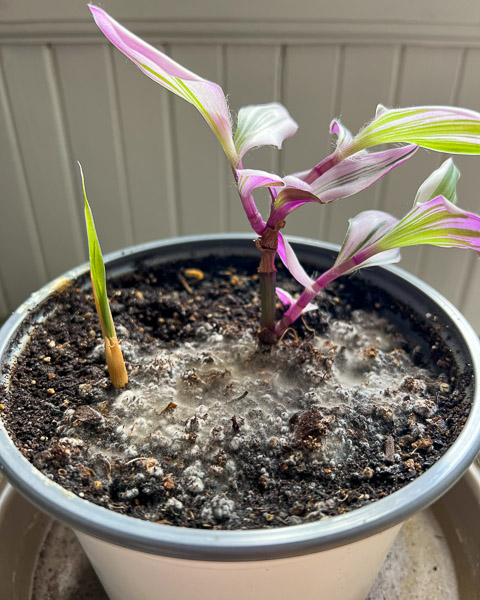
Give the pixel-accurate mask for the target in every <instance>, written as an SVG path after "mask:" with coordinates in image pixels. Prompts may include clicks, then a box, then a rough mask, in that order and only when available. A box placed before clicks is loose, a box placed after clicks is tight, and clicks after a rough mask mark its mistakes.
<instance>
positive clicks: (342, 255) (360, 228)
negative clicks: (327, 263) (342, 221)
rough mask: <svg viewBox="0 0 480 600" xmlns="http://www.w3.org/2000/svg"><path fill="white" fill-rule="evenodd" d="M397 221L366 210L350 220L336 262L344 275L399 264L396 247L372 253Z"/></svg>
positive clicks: (389, 216) (376, 211) (380, 212)
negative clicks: (376, 243) (363, 269)
mask: <svg viewBox="0 0 480 600" xmlns="http://www.w3.org/2000/svg"><path fill="white" fill-rule="evenodd" d="M397 222H398V219H395V217H392V215H389V214H388V213H386V212H383V211H380V210H366V211H364V212H361V213H360V214H358V215H357V216H356V217H354V218H353V219H350V220H349V224H348V230H347V234H346V236H345V240H344V242H343V245H342V247H341V249H340V252H339V253H338V256H337V259H336V261H335V265H334V266H335V267H337V268H339V267H340V268H341V274H342V275H345V274H346V273H352V272H353V271H356V270H357V269H361V268H363V267H373V266H377V265H386V264H392V263H396V262H399V260H400V251H399V250H398V249H397V248H394V249H391V250H387V251H385V252H380V253H374V252H373V253H372V250H371V249H372V247H374V245H375V242H377V241H378V240H379V239H380V238H382V236H384V235H385V233H387V232H388V231H390V229H391V228H392V227H393V226H394V225H395V224H396V223H397Z"/></svg>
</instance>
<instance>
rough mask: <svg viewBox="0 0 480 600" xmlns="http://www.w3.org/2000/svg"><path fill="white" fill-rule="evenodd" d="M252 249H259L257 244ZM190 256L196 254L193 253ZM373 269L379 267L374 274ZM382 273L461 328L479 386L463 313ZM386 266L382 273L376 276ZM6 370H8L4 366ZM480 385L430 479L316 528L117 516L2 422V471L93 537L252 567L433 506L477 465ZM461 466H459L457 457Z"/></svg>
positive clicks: (214, 238)
mask: <svg viewBox="0 0 480 600" xmlns="http://www.w3.org/2000/svg"><path fill="white" fill-rule="evenodd" d="M251 239H252V235H251V234H248V233H247V234H243V233H240V234H235V233H231V234H211V235H199V236H185V237H176V238H169V239H166V240H161V241H157V242H150V243H147V244H139V245H136V246H132V247H129V248H127V249H124V250H120V251H116V252H112V253H110V254H108V255H106V256H105V262H106V263H111V262H112V261H119V262H121V259H124V260H125V261H128V259H129V258H130V259H131V258H132V257H133V255H137V254H140V255H148V254H149V253H151V252H152V251H153V250H157V249H161V248H165V249H166V248H171V247H175V246H176V247H177V252H178V251H181V250H182V249H183V251H184V252H187V251H189V250H188V247H189V246H190V245H191V244H192V243H193V244H196V245H197V246H199V248H200V250H201V248H202V246H203V247H209V246H212V245H213V246H215V245H217V246H218V247H222V244H224V243H225V242H227V243H228V242H237V243H239V244H243V243H244V242H245V241H247V240H251ZM289 240H290V241H291V242H293V243H294V244H297V245H298V244H301V245H302V246H303V249H304V251H307V250H308V249H310V250H311V249H313V248H319V247H321V248H323V249H326V250H327V251H332V252H338V250H339V246H338V245H334V244H329V243H324V242H318V241H315V240H309V239H306V238H301V237H294V236H289ZM252 246H253V244H252ZM190 252H191V249H190ZM88 267H89V265H88V263H84V264H83V265H80V266H79V267H77V268H75V269H72V270H70V271H68V272H67V273H65V275H63V276H60V277H58V278H56V279H55V280H54V281H53V282H51V283H49V284H47V285H45V286H44V287H42V288H41V289H40V290H39V291H37V292H35V293H34V294H32V295H31V296H30V298H29V299H28V300H26V301H25V302H24V303H23V304H22V305H21V306H20V307H19V308H18V309H17V310H16V311H15V312H14V313H13V314H12V315H11V316H10V318H9V319H8V320H7V321H6V323H5V324H4V325H3V327H2V328H1V330H0V356H3V357H5V356H8V351H9V342H10V339H11V337H12V336H13V335H14V334H15V333H16V331H17V330H18V328H19V327H20V326H21V324H22V322H23V321H24V319H25V318H26V317H27V316H28V313H29V311H30V309H31V308H32V307H33V306H35V305H36V304H38V302H41V301H42V300H43V299H44V298H46V297H47V296H48V295H49V294H50V293H51V292H52V291H54V290H55V289H56V288H58V287H59V285H61V284H62V283H64V282H65V278H68V279H74V278H76V277H78V276H79V275H81V274H83V273H85V272H86V270H87V269H88ZM372 270H373V269H372ZM380 270H382V271H386V272H388V273H391V274H393V275H394V276H395V277H398V278H400V280H402V283H405V282H406V283H407V286H408V285H409V286H413V287H414V288H416V290H417V292H418V291H419V292H420V294H421V295H423V296H427V297H429V298H430V299H431V300H432V301H433V302H434V303H435V304H436V305H437V307H438V308H439V309H440V312H443V313H444V314H445V315H447V317H448V318H449V320H450V321H451V323H452V324H453V325H454V326H455V327H456V329H457V331H458V332H459V335H460V337H461V338H462V339H463V342H464V343H465V345H466V347H467V348H468V352H469V354H470V356H469V362H470V361H471V364H472V368H473V373H474V378H475V379H474V381H478V378H479V377H480V342H479V339H478V337H477V334H476V333H475V331H474V330H473V329H472V327H471V326H470V325H469V323H468V322H467V321H466V319H465V318H464V317H463V315H461V313H460V312H459V311H458V310H457V309H456V308H455V307H454V306H453V305H452V304H451V303H450V302H449V301H448V300H447V299H446V298H444V297H443V296H442V295H441V294H440V293H439V292H437V291H436V290H434V289H433V288H432V287H430V286H429V285H428V284H426V283H424V282H422V281H421V280H420V279H418V278H417V277H415V276H413V275H410V274H409V273H407V272H405V271H404V270H403V269H400V268H398V267H381V268H380ZM378 271H379V268H376V272H378ZM0 368H1V365H0ZM478 431H480V386H478V385H476V386H474V390H473V400H472V407H471V410H470V414H469V417H468V419H467V422H466V424H465V425H464V428H463V430H462V431H461V433H460V435H459V436H458V438H457V439H456V440H455V442H454V443H453V444H452V446H451V447H450V448H449V449H448V450H447V452H446V453H445V454H444V455H443V456H442V457H441V458H440V459H439V460H438V461H437V462H436V463H435V464H434V465H433V466H432V467H430V468H429V469H428V470H427V471H426V472H425V473H423V474H422V475H421V476H420V477H418V478H417V479H415V480H414V481H412V482H410V483H408V484H407V485H405V486H404V487H403V488H401V489H400V490H398V491H396V492H393V493H392V494H390V495H389V496H386V497H385V498H382V499H380V500H377V501H375V502H373V503H371V504H369V505H366V506H363V507H361V508H358V509H355V510H353V511H351V512H348V513H345V514H343V515H338V516H334V517H331V518H328V519H324V520H321V521H318V522H314V523H305V524H302V525H292V526H288V527H283V528H276V529H253V530H245V531H244V530H235V531H223V530H220V531H217V530H198V529H187V528H179V527H175V526H170V525H161V524H156V523H152V522H149V521H143V520H140V519H136V518H132V517H128V516H126V515H121V514H118V513H114V512H112V511H110V510H108V509H106V508H103V507H101V506H97V505H96V504H93V503H91V502H88V501H87V500H83V499H82V498H80V497H78V496H76V495H74V494H73V493H71V492H68V491H66V490H64V489H63V488H62V487H61V486H60V485H58V484H57V483H54V482H53V481H51V480H50V479H49V478H48V477H46V476H44V475H43V474H41V473H40V471H38V470H37V469H36V468H35V467H34V466H33V465H32V464H31V463H30V462H28V460H27V459H26V458H24V456H23V455H22V454H21V453H20V451H19V450H17V448H16V447H15V445H14V444H13V442H12V441H11V440H10V438H9V437H8V435H7V433H6V430H5V429H4V426H3V423H2V422H1V421H0V471H1V472H3V473H4V474H5V476H6V477H7V479H9V480H10V482H11V483H12V485H14V487H15V488H16V489H17V490H19V491H20V492H21V493H22V494H23V495H24V496H25V497H27V498H28V499H29V500H30V501H31V502H32V503H33V504H35V505H36V506H37V507H38V508H40V509H41V510H43V511H44V512H47V513H49V514H50V515H52V516H53V517H55V518H57V519H58V520H60V521H63V522H64V523H66V524H68V525H69V526H71V527H72V528H73V529H77V530H79V531H82V532H84V533H86V534H88V535H91V536H93V537H97V538H100V539H103V540H105V541H108V542H111V543H114V544H117V545H120V546H124V547H127V548H131V549H134V550H139V551H143V552H147V553H151V554H160V555H164V556H169V557H175V558H184V559H190V560H215V561H247V560H269V559H274V558H286V557H290V556H297V555H302V554H308V553H312V552H317V551H320V550H327V549H329V548H333V547H336V546H340V545H345V544H349V543H353V542H355V541H356V540H358V539H361V538H364V537H368V536H371V535H374V534H375V533H378V532H380V531H382V530H384V529H387V528H389V527H393V526H394V525H396V524H398V523H400V522H401V521H404V520H405V519H407V518H408V517H409V516H410V515H412V514H413V513H415V512H417V511H419V510H422V509H423V508H425V507H427V506H428V505H429V504H431V503H432V502H433V501H435V500H436V499H437V498H438V497H440V496H441V495H442V494H443V493H445V492H446V491H447V490H448V489H449V488H450V487H451V486H452V485H453V484H454V483H455V482H456V481H457V480H458V479H459V478H460V476H461V475H462V474H463V472H464V471H465V470H466V469H467V468H468V466H469V465H470V464H471V463H472V462H473V460H474V458H475V456H476V454H477V453H478V452H479V451H480V436H479V435H478ZM454 456H455V460H452V458H454Z"/></svg>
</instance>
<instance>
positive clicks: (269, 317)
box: [255, 221, 285, 343]
mask: <svg viewBox="0 0 480 600" xmlns="http://www.w3.org/2000/svg"><path fill="white" fill-rule="evenodd" d="M284 226H285V221H277V222H276V223H275V226H274V228H273V229H272V228H271V227H266V228H265V230H264V232H263V234H262V237H260V238H258V239H257V240H256V241H255V244H256V246H257V248H258V249H259V250H260V266H259V267H258V273H259V275H260V300H261V311H262V315H261V319H260V327H261V334H262V332H264V333H263V334H262V335H261V339H262V341H265V342H269V343H274V342H275V341H276V336H275V333H274V329H275V294H276V292H275V284H276V280H277V276H276V273H277V269H276V268H275V254H276V252H277V248H278V232H279V231H280V229H282V227H284Z"/></svg>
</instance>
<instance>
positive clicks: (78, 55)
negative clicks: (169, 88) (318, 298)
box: [0, 0, 480, 330]
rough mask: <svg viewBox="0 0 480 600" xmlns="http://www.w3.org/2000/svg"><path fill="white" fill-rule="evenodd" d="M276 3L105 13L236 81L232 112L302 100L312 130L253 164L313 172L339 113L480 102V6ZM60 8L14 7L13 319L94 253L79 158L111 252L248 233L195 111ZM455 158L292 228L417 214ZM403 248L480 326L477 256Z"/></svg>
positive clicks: (126, 8) (5, 226)
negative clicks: (34, 294)
mask: <svg viewBox="0 0 480 600" xmlns="http://www.w3.org/2000/svg"><path fill="white" fill-rule="evenodd" d="M266 4H270V3H259V2H258V0H257V2H253V0H247V1H246V2H245V3H244V4H243V5H241V6H240V5H238V4H235V5H234V4H233V3H226V2H221V0H208V2H203V3H202V2H200V3H195V4H193V3H191V2H187V3H183V4H182V3H181V2H180V3H175V5H174V3H171V2H168V3H167V2H163V3H162V2H153V0H152V1H145V2H138V3H128V2H127V1H126V0H111V1H109V2H104V3H103V6H104V7H105V8H106V9H107V10H109V11H110V12H111V13H112V14H114V15H115V16H117V17H118V18H122V19H123V20H124V22H125V23H126V24H127V25H128V26H129V27H130V28H132V29H133V30H134V31H136V32H137V33H139V34H140V35H142V36H144V37H146V38H147V39H148V40H149V41H150V42H152V43H154V44H156V45H158V46H159V47H161V48H162V49H163V50H164V51H165V52H167V53H168V54H170V55H171V56H172V57H173V58H174V59H175V60H177V61H179V62H181V63H182V64H184V65H185V66H187V67H188V68H190V69H191V70H193V71H195V72H197V73H198V74H200V75H202V76H204V77H206V78H208V79H211V80H213V81H216V82H218V83H219V84H220V85H222V87H223V88H224V90H225V91H226V92H227V94H228V98H229V104H230V108H231V110H232V111H233V113H235V112H236V111H238V109H239V108H240V107H241V106H243V105H246V104H254V103H262V102H270V101H272V100H276V101H279V102H282V103H284V104H285V105H286V106H287V108H288V109H289V111H290V113H291V114H292V116H293V117H294V118H295V119H296V120H297V121H298V123H299V125H300V129H299V131H298V133H297V134H296V136H295V137H294V138H292V139H291V140H288V141H287V142H286V143H285V145H284V149H283V150H282V151H281V152H278V151H276V150H270V149H260V150H258V151H255V152H252V153H251V154H250V155H249V156H248V157H247V160H246V161H245V164H246V166H256V167H257V168H261V169H264V170H267V171H274V172H278V173H281V174H286V173H289V172H293V171H297V170H300V169H305V168H307V167H310V166H312V165H313V164H315V163H316V162H318V161H319V160H320V159H321V158H323V156H324V155H325V154H326V153H328V152H329V151H330V149H331V148H332V139H331V137H330V136H329V134H328V126H329V123H330V120H331V118H332V117H334V116H340V117H341V119H342V122H343V123H344V124H345V125H346V126H348V127H349V128H350V129H351V130H352V131H354V132H355V131H357V130H358V128H359V127H361V126H362V124H364V123H365V122H366V121H367V120H369V119H370V118H372V116H373V115H374V112H375V107H376V104H377V103H378V102H381V103H383V104H386V105H389V106H400V105H411V104H451V103H454V104H459V105H463V106H467V107H469V108H472V109H475V110H480V78H479V76H478V73H479V72H480V27H479V24H480V8H479V7H477V6H472V4H474V3H468V2H467V0H462V2H460V5H461V6H459V5H458V3H457V4H456V5H455V7H453V6H449V7H447V6H442V7H438V6H437V4H438V3H436V2H434V1H433V0H428V1H425V2H422V3H415V2H413V1H412V0H405V2H403V3H401V7H402V9H401V10H400V9H399V5H396V6H395V7H392V8H388V11H387V8H386V7H385V4H386V3H384V2H382V1H381V0H368V1H366V2H364V3H358V2H355V1H354V0H351V1H350V2H347V1H346V0H341V1H340V0H339V2H337V3H335V7H332V5H333V3H331V2H327V1H325V2H322V1H319V0H315V2H313V0H299V1H298V2H296V3H291V2H288V3H287V2H279V3H278V10H277V11H276V12H275V14H274V16H273V17H272V15H269V13H268V10H267V9H266V8H265V5H266ZM274 4H275V3H273V5H274ZM360 4H361V5H362V10H361V11H360V9H359V5H360ZM388 4H390V3H388ZM417 4H421V6H417ZM441 4H444V3H441ZM57 5H58V3H56V2H54V0H45V1H44V2H42V3H37V2H33V0H28V1H24V2H21V3H18V2H13V1H7V2H4V3H2V6H1V7H0V132H1V135H0V190H1V192H0V194H1V195H0V316H1V315H3V316H4V315H6V314H7V313H8V312H9V311H11V310H13V309H14V308H15V307H16V306H17V305H18V304H19V303H20V302H21V301H22V300H23V299H25V298H26V296H27V295H28V294H29V293H30V292H31V291H33V290H35V289H36V288H38V287H39V286H40V285H41V284H42V283H44V282H46V281H47V280H48V279H51V278H52V277H54V276H56V275H58V274H59V273H61V272H62V271H65V270H66V269H68V268H70V267H73V266H74V265H76V264H78V263H79V262H82V261H84V260H86V257H87V252H86V239H85V234H84V223H83V214H82V211H83V204H82V197H81V188H80V181H79V177H78V170H77V166H76V161H77V160H79V161H80V162H81V163H82V165H83V168H84V171H85V176H86V184H87V191H88V195H89V200H90V203H91V205H92V208H93V211H94V215H95V219H96V223H97V230H98V232H99V236H100V239H101V243H102V248H103V250H104V251H105V252H107V251H110V250H114V249H117V248H120V247H122V246H125V245H131V244H134V243H139V242H143V241H149V240H153V239H156V238H164V237H169V236H175V235H182V234H192V233H206V232H216V231H248V223H247V221H246V219H245V216H244V215H243V213H242V209H241V206H240V204H239V201H238V199H237V197H236V193H235V190H234V186H233V184H232V180H231V173H230V172H229V169H228V167H227V165H226V161H225V159H224V156H223V154H222V152H221V151H220V150H219V148H218V144H217V141H216V139H215V138H214V136H213V135H212V134H211V132H210V131H209V129H208V127H207V126H206V125H205V123H204V121H203V119H202V118H201V117H200V116H199V115H198V114H197V113H196V111H195V109H194V108H193V107H191V106H190V105H187V104H186V103H185V102H184V101H182V100H181V99H179V98H176V97H173V96H171V95H169V94H168V93H167V92H166V91H164V90H163V89H161V88H160V87H159V86H158V85H156V84H154V83H153V82H152V81H150V80H149V79H147V78H146V77H145V76H143V75H142V74H141V73H140V72H139V71H138V70H137V69H136V68H135V67H134V66H133V65H132V64H131V63H129V62H128V61H127V59H125V58H124V57H123V56H122V55H120V54H119V53H118V52H117V51H116V50H114V49H113V48H112V47H110V46H109V45H108V44H107V43H106V42H105V41H104V40H103V38H102V37H101V36H100V35H99V34H98V32H97V30H96V28H95V26H94V25H92V23H91V20H90V17H89V14H88V12H87V9H86V6H84V5H83V2H82V3H80V2H76V1H73V2H68V3H65V5H66V6H64V7H62V8H60V9H58V6H57ZM186 5H189V6H190V5H191V6H190V8H189V10H188V12H187V9H186ZM257 5H258V6H257ZM199 6H202V7H203V13H200V12H199ZM242 6H243V8H242ZM294 8H295V10H294ZM460 9H462V10H460ZM233 11H235V12H233ZM242 11H243V12H242ZM252 15H256V19H254V18H253V17H252ZM444 158H445V157H444V156H441V155H439V154H436V153H433V152H426V151H422V150H421V151H419V152H418V153H417V155H416V156H415V157H414V158H413V159H412V160H410V161H409V162H408V163H406V164H405V165H402V166H401V167H399V168H398V169H396V170H395V171H394V172H393V173H391V174H390V175H389V176H388V177H387V178H386V179H384V180H382V181H381V182H380V183H377V184H376V185H375V186H374V187H372V188H371V189H369V190H367V191H365V192H363V193H362V194H360V195H358V196H356V197H353V198H349V199H346V200H342V201H340V202H337V203H336V204H334V205H329V206H325V207H320V206H317V205H315V206H306V207H304V208H303V210H302V209H300V210H299V211H297V213H296V214H294V215H292V216H291V217H290V220H289V223H288V229H287V230H286V233H287V234H288V233H290V234H293V235H304V236H308V237H313V238H317V239H325V240H328V241H334V242H337V243H340V242H341V241H342V239H343V236H344V233H345V231H346V227H347V220H348V218H349V217H351V216H353V215H354V214H356V213H358V212H360V211H361V210H365V209H367V208H372V207H375V208H382V209H384V210H388V211H391V212H392V213H393V214H395V215H397V216H401V215H402V214H403V213H405V212H406V211H407V210H408V209H409V208H410V206H411V204H412V201H413V198H414V196H415V192H416V189H417V187H418V186H419V185H420V184H421V183H422V181H423V180H424V179H425V177H426V176H427V175H428V174H429V172H430V171H431V170H433V169H434V168H436V167H437V166H438V165H439V164H440V163H441V161H442V160H443V159H444ZM456 162H457V164H458V165H459V167H460V169H461V171H462V178H461V180H460V182H459V194H458V195H459V203H460V204H461V206H462V207H464V208H467V209H472V210H476V211H478V212H480V197H479V193H478V183H477V182H478V177H477V174H478V173H479V172H480V158H478V159H477V158H474V157H473V158H470V157H460V158H458V160H456ZM259 197H260V198H261V195H260V196H259ZM262 202H263V201H260V205H261V206H263V204H262ZM403 254H404V260H403V265H402V266H404V267H405V268H407V269H408V270H411V271H412V272H415V273H417V274H418V275H420V277H422V278H424V279H426V280H427V281H428V282H430V283H431V284H432V285H433V286H435V287H437V288H438V289H439V290H441V291H442V292H443V293H445V294H446V295H447V296H448V297H449V298H450V299H451V300H452V301H453V302H454V303H455V304H456V305H457V306H459V307H460V308H461V309H462V310H463V311H464V312H465V313H466V315H467V316H468V318H469V319H470V320H471V321H472V323H473V324H474V326H475V327H476V328H477V329H478V330H480V314H479V312H478V311H477V298H478V296H479V294H480V265H477V264H476V259H475V256H474V255H473V253H470V254H469V253H465V252H461V251H458V250H451V251H448V250H444V249H436V248H433V249H432V248H423V249H413V250H412V251H405V252H404V253H403Z"/></svg>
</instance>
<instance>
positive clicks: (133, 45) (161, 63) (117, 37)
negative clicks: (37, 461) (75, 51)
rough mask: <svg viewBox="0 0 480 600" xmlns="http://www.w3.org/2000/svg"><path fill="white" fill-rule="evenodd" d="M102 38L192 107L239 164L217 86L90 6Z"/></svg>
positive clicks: (224, 104) (222, 94)
mask: <svg viewBox="0 0 480 600" xmlns="http://www.w3.org/2000/svg"><path fill="white" fill-rule="evenodd" d="M89 8H90V10H91V12H92V14H93V17H94V19H95V22H96V24H97V25H98V27H99V28H100V29H101V30H102V32H103V33H104V34H105V36H106V37H107V38H108V39H109V40H110V42H112V44H113V45H114V46H116V47H117V48H118V49H119V50H120V51H121V52H123V54H125V56H127V57H128V58H129V59H130V60H131V61H132V62H133V63H134V64H135V65H136V66H137V67H138V68H139V69H140V70H141V71H143V73H145V75H147V76H148V77H150V79H153V81H156V82H157V83H159V84H160V85H162V86H163V87H165V88H167V89H168V90H170V91H171V92H173V93H174V94H176V95H177V96H180V97H181V98H183V99H184V100H186V101H187V102H190V104H193V105H194V106H195V107H196V108H197V109H198V110H199V111H200V113H201V115H202V116H203V118H204V119H205V120H206V121H207V123H208V125H209V126H210V128H211V129H212V131H213V132H214V134H215V135H216V136H217V138H218V140H219V142H220V144H221V145H222V148H223V150H224V151H225V153H226V155H227V156H228V158H229V160H230V162H231V163H232V164H234V165H236V164H237V163H238V161H239V157H238V155H237V151H236V150H235V146H234V144H233V139H232V126H231V121H230V113H229V110H228V107H227V102H226V100H225V95H224V93H223V91H222V89H221V87H220V86H218V85H217V84H216V83H212V82H210V81H207V80H206V79H203V78H202V77H199V76H198V75H196V74H195V73H192V72H191V71H189V70H188V69H185V68H184V67H182V65H179V64H178V63H176V62H175V61H174V60H172V59H171V58H170V57H168V56H167V55H166V54H164V53H163V52H160V50H157V49H156V48H154V47H153V46H151V45H150V44H147V43H146V42H145V41H143V40H142V39H141V38H139V37H137V36H136V35H134V34H133V33H131V32H130V31H129V30H128V29H126V28H125V27H123V25H120V23H118V22H117V21H115V19H113V18H112V17H111V16H110V15H109V14H108V13H106V12H105V11H104V10H102V9H101V8H99V7H98V6H93V5H91V4H90V5H89Z"/></svg>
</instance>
